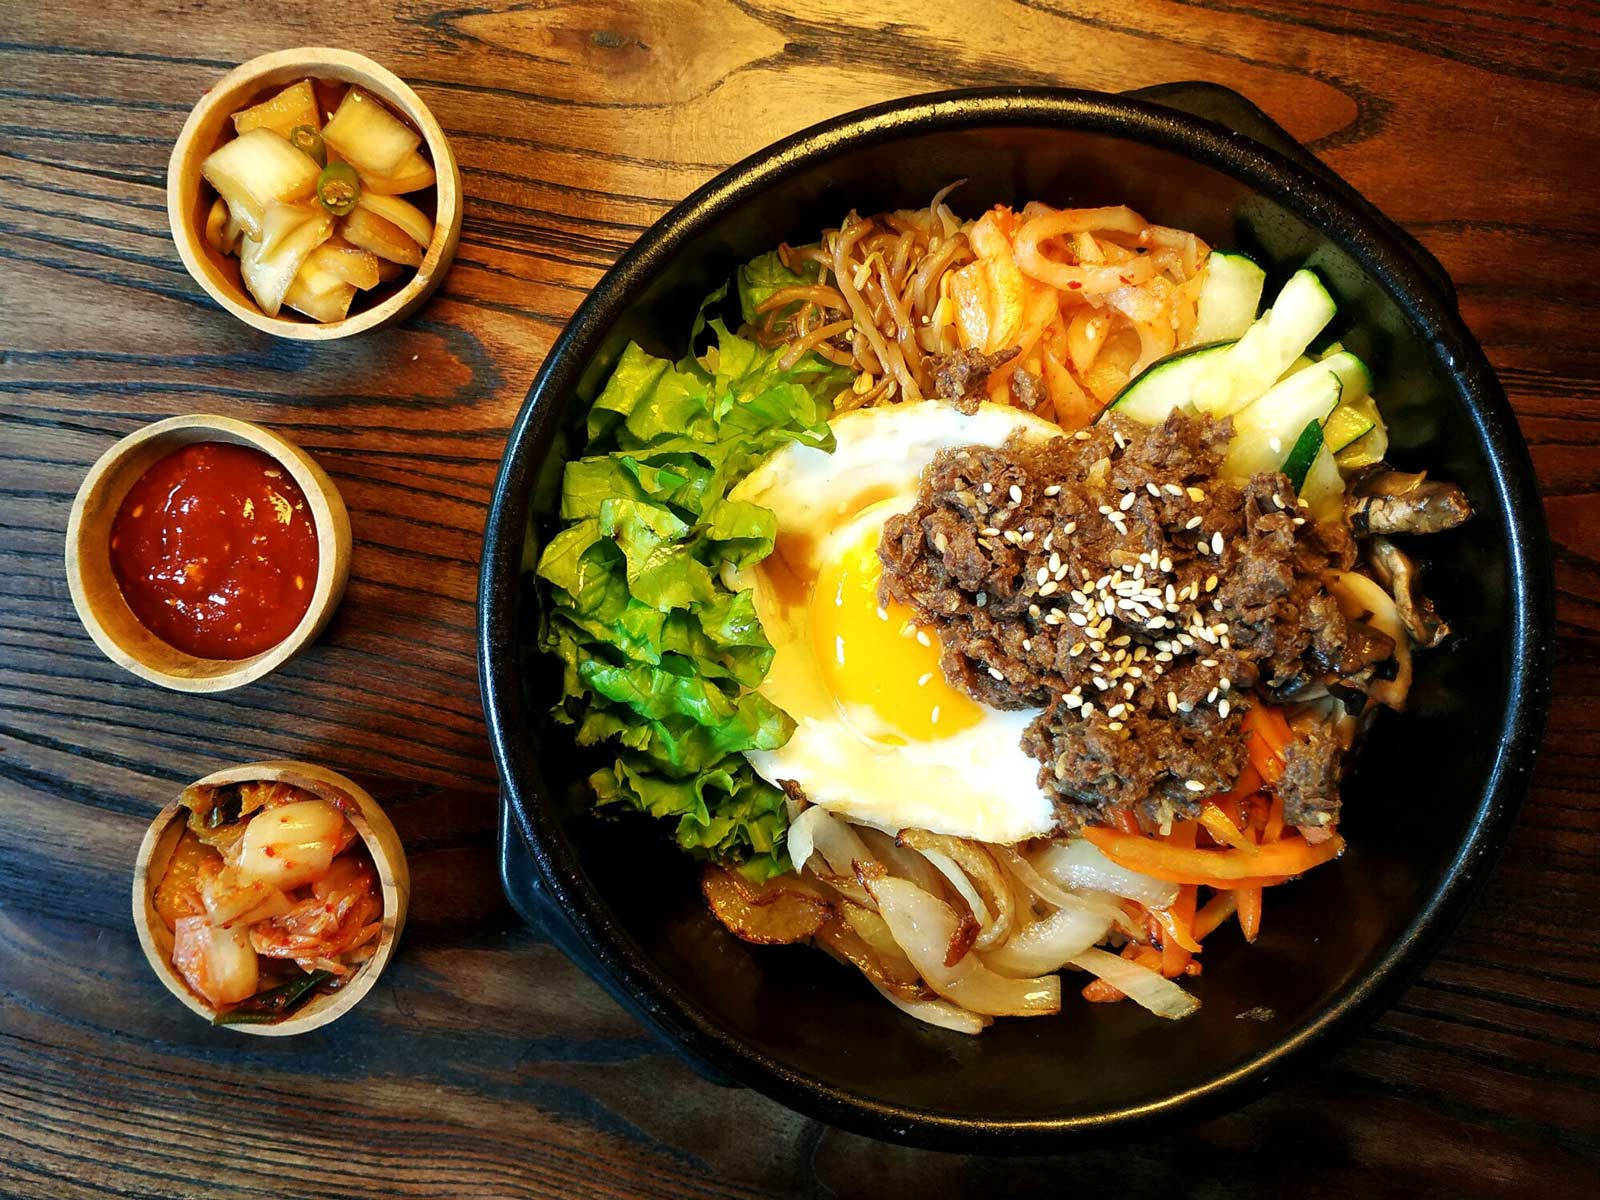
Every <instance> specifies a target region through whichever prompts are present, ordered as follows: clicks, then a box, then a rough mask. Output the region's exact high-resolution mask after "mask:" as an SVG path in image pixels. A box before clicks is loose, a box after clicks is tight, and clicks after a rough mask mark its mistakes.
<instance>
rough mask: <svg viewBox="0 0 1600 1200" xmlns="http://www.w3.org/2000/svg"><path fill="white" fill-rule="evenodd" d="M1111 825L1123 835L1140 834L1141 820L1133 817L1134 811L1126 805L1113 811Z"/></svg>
mask: <svg viewBox="0 0 1600 1200" xmlns="http://www.w3.org/2000/svg"><path fill="white" fill-rule="evenodd" d="M1111 823H1112V824H1113V825H1115V826H1116V827H1117V828H1118V829H1120V830H1122V832H1123V833H1138V832H1139V818H1138V817H1136V816H1134V815H1133V809H1132V808H1130V807H1128V806H1126V805H1124V806H1123V807H1121V808H1113V809H1112V810H1111Z"/></svg>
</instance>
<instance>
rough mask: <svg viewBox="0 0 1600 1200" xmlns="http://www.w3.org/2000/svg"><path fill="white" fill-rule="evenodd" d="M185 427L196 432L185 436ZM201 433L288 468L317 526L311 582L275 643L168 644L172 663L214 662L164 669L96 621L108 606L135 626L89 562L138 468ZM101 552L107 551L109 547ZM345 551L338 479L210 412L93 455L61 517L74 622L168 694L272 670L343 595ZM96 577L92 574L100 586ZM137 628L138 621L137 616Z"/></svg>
mask: <svg viewBox="0 0 1600 1200" xmlns="http://www.w3.org/2000/svg"><path fill="white" fill-rule="evenodd" d="M191 434H199V435H200V436H198V437H193V436H189V435H191ZM205 441H223V442H228V443H231V444H233V445H242V446H249V447H250V448H251V449H254V450H259V451H261V453H263V454H265V455H267V456H268V457H269V458H271V459H272V461H273V462H275V463H277V464H278V465H279V466H281V467H283V469H284V470H286V471H288V472H289V476H290V478H292V479H293V480H294V482H295V484H296V485H297V486H298V487H299V488H300V491H301V493H302V494H303V495H304V496H305V498H306V508H307V509H308V510H309V511H310V513H311V521H312V526H313V528H315V530H316V534H317V582H316V585H315V586H314V587H313V588H312V592H311V602H310V603H309V604H308V605H307V606H306V611H305V612H304V613H303V614H302V615H301V617H300V621H299V623H298V624H297V625H296V626H295V627H294V628H293V629H292V630H290V631H289V633H288V635H287V636H285V637H284V639H283V640H282V641H280V642H278V643H277V644H276V645H274V646H269V647H268V648H267V649H265V650H263V651H261V652H260V653H259V654H253V655H251V656H250V657H248V658H239V659H223V658H201V657H200V656H198V655H192V654H185V653H183V652H182V651H180V650H178V649H177V648H176V647H168V649H169V650H171V653H172V655H173V659H174V661H177V662H183V663H194V664H215V668H214V669H210V670H207V671H205V672H204V673H202V672H201V671H200V670H199V669H198V667H197V669H196V671H195V672H193V673H184V672H182V671H173V670H167V669H165V668H164V667H161V666H158V665H156V664H155V663H154V662H151V661H149V660H147V659H146V658H143V657H140V655H139V654H138V653H137V648H136V647H129V646H127V645H125V644H124V643H123V641H122V640H121V639H119V638H118V637H117V636H116V635H115V634H114V633H113V632H112V629H111V627H110V626H111V622H109V621H107V620H105V619H103V618H104V616H105V610H106V608H107V606H111V607H114V608H119V617H120V616H123V615H125V616H127V617H129V618H131V619H132V620H133V621H134V622H135V623H136V624H139V621H138V618H137V617H136V616H134V615H133V612H132V609H131V608H129V606H128V602H127V600H126V599H124V597H123V595H122V592H121V590H120V589H118V588H116V587H115V586H111V587H105V586H97V585H95V584H94V583H93V582H91V579H92V577H97V576H99V575H100V573H101V570H102V565H101V564H100V563H99V561H98V556H99V555H100V554H101V553H102V548H101V543H102V542H104V543H105V545H106V546H107V547H109V537H110V532H111V524H112V522H114V521H115V520H116V515H117V510H118V508H119V507H120V505H121V504H122V501H123V498H124V497H125V496H126V495H127V494H128V491H129V489H130V488H132V487H133V485H134V484H135V483H136V482H137V481H138V478H139V476H140V475H142V474H143V472H144V470H147V469H148V468H149V467H150V466H153V465H154V464H155V463H156V462H159V461H160V460H161V459H162V458H164V457H166V455H167V454H171V453H173V452H175V451H177V450H179V449H181V448H182V447H184V446H186V445H193V444H196V443H199V442H205ZM158 451H159V452H158ZM136 456H137V457H138V458H141V459H142V458H144V457H146V456H149V462H148V463H146V464H145V465H144V467H143V468H141V470H140V471H138V472H136V473H135V472H130V471H125V470H124V464H125V463H127V462H129V460H130V459H131V458H134V457H136ZM105 553H107V554H109V550H108V549H107V550H106V551H105ZM350 554H351V533H350V514H349V511H348V510H347V509H346V508H345V503H344V497H343V495H341V494H340V492H339V486H338V484H336V483H334V481H333V479H332V478H331V477H330V476H329V475H328V473H327V472H326V471H324V470H323V469H322V467H321V465H320V464H319V463H318V462H317V461H316V459H314V458H312V457H311V456H310V455H309V454H307V453H306V452H305V451H304V450H302V449H301V448H300V447H299V446H297V445H296V444H295V443H294V442H291V441H290V440H289V439H288V438H286V437H284V436H282V435H281V434H277V433H274V432H273V431H272V430H270V429H266V428H263V427H262V426H260V425H255V424H252V423H251V422H249V421H241V420H238V419H237V418H235V417H223V416H218V415H216V414H214V413H189V414H186V415H183V416H176V417H167V418H165V419H164V420H160V421H152V422H151V423H150V424H148V425H143V426H141V427H140V428H138V429H135V430H134V431H133V432H132V433H130V434H128V435H127V436H125V437H123V438H120V439H119V440H118V441H117V442H116V443H115V444H113V445H112V446H110V447H109V448H107V449H106V450H105V452H104V453H102V454H101V455H100V457H99V458H97V459H95V461H94V464H93V465H92V466H90V468H89V470H88V471H87V472H86V473H85V474H84V477H83V482H82V483H80V484H79V485H78V491H77V494H76V495H75V496H74V497H73V501H72V509H71V511H70V512H69V514H68V516H67V534H66V552H65V559H66V573H67V591H68V593H69V594H70V595H71V597H72V606H73V608H74V609H75V610H76V612H77V614H78V620H79V621H80V622H81V623H82V624H83V627H84V629H85V630H86V631H87V632H88V634H89V636H90V638H92V639H93V640H94V644H95V645H96V646H98V647H99V648H100V652H101V653H102V654H104V655H105V656H106V657H107V658H109V659H110V660H111V661H112V662H114V663H116V664H117V666H119V667H121V668H122V669H123V670H125V671H128V672H129V673H131V674H133V675H137V676H138V677H139V678H140V679H145V680H148V681H149V682H151V683H155V684H159V685H160V686H162V687H164V688H170V689H171V690H173V691H177V692H193V693H202V692H224V691H229V690H231V689H233V688H237V687H243V686H244V685H245V684H247V683H252V682H254V681H255V680H257V679H260V678H261V677H262V676H264V675H269V674H271V673H272V672H273V671H276V670H277V669H278V668H279V667H281V666H282V665H283V664H284V663H286V662H288V661H289V660H290V659H291V658H293V657H294V656H295V655H297V654H299V653H300V652H301V651H302V650H304V649H305V648H306V647H307V646H309V645H310V644H311V643H312V642H314V641H315V640H316V639H317V636H318V635H319V634H321V632H322V631H323V629H325V628H326V627H327V624H328V622H329V621H331V620H332V619H333V614H334V613H335V612H336V611H337V610H338V607H339V604H340V603H341V601H343V599H344V592H345V587H346V585H347V584H348V583H349V581H350ZM105 569H106V570H109V568H105ZM104 582H105V581H104V580H101V584H102V585H103V584H104ZM140 627H141V628H142V627H143V626H142V624H140ZM146 632H149V631H146ZM150 636H151V637H155V634H154V633H151V634H150ZM156 641H157V642H160V639H159V638H156ZM162 644H163V645H165V643H162Z"/></svg>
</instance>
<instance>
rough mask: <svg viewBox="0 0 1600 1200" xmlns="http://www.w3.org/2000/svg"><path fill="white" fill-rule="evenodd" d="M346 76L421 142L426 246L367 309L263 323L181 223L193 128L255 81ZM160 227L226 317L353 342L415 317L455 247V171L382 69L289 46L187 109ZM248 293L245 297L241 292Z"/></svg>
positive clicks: (409, 98) (458, 209) (420, 107)
mask: <svg viewBox="0 0 1600 1200" xmlns="http://www.w3.org/2000/svg"><path fill="white" fill-rule="evenodd" d="M330 69H332V70H336V71H339V72H342V73H343V74H344V75H345V76H349V79H348V80H347V82H352V83H354V82H359V83H360V84H361V85H362V86H364V87H366V88H367V89H368V90H369V91H373V92H375V93H377V95H378V98H379V99H380V100H382V101H383V102H384V103H386V104H389V105H392V106H393V107H396V108H399V109H400V110H401V113H402V115H403V116H405V117H406V119H407V120H409V121H411V123H412V124H413V125H415V126H416V128H417V132H419V133H420V134H422V140H423V141H424V142H425V143H426V144H427V147H428V154H429V157H430V159H431V161H432V163H433V171H434V185H433V190H434V218H433V221H434V224H433V240H432V241H431V242H430V243H429V244H428V248H427V250H426V251H425V252H424V254H423V256H422V262H421V263H419V264H418V265H417V266H416V267H415V268H414V269H413V274H412V276H411V278H410V279H409V280H407V281H406V282H405V284H404V285H403V286H401V287H399V288H397V289H396V290H395V291H394V293H393V294H392V295H390V296H388V297H386V298H385V299H384V300H383V302H382V303H380V304H375V305H373V306H372V307H371V308H369V309H366V310H365V311H363V312H359V313H357V314H356V315H355V316H353V317H345V318H343V319H342V320H338V321H328V322H321V321H314V320H312V319H311V318H309V317H307V318H305V319H303V320H301V319H295V318H286V317H269V316H268V315H267V314H266V313H264V312H262V311H261V309H260V308H259V307H258V306H257V305H256V304H255V302H254V300H253V299H252V300H250V302H249V303H241V302H240V301H238V300H236V299H234V298H233V297H232V296H230V295H229V294H228V293H227V292H225V291H224V290H223V289H222V288H220V287H218V286H217V284H216V281H215V280H214V279H213V278H212V276H211V272H210V271H209V270H207V265H208V260H207V259H206V255H205V252H204V251H203V250H202V249H200V241H201V234H200V231H199V230H198V229H196V228H195V227H194V225H193V223H192V222H191V221H190V219H189V209H188V206H187V205H186V204H185V199H186V191H187V189H188V187H189V186H190V184H191V183H193V185H194V186H196V187H198V186H200V185H199V182H198V181H199V178H200V164H199V162H198V161H195V160H196V159H199V160H200V161H203V154H202V153H201V151H204V153H210V147H201V146H200V145H199V144H198V139H199V137H200V130H201V126H203V125H204V124H205V123H206V122H207V121H208V120H210V118H211V116H212V114H213V113H215V112H216V111H217V110H218V109H219V108H226V107H228V106H229V105H231V104H233V103H235V102H236V101H237V99H238V97H239V96H240V94H242V93H247V92H251V91H252V89H255V90H259V89H260V87H261V82H260V81H261V80H263V79H265V78H266V77H267V76H269V75H274V74H279V73H282V72H285V71H288V72H290V73H291V74H296V75H299V74H303V75H305V76H306V77H308V78H309V77H312V76H317V75H319V73H326V72H327V71H328V70H330ZM166 206H167V225H168V227H169V229H170V230H171V233H172V241H173V244H174V245H175V246H176V247H177V250H178V257H179V258H180V259H182V260H183V265H184V268H185V269H186V270H187V271H188V272H189V276H190V278H192V279H193V280H194V281H195V282H196V283H198V284H199V285H200V286H201V288H202V289H204V291H205V293H206V294H207V295H208V296H210V297H211V298H212V299H213V300H215V301H216V302H217V305H218V307H220V308H222V309H223V310H224V311H226V312H228V313H229V314H231V315H232V316H234V317H237V318H238V319H239V320H240V321H242V322H244V323H245V324H246V325H249V326H250V327H251V328H252V329H259V330H261V331H262V332H263V333H269V334H271V335H272V336H274V337H281V338H288V339H291V340H294V341H303V342H329V341H337V340H338V339H340V338H347V337H354V336H355V335H356V334H359V333H365V332H366V331H368V330H370V329H377V328H380V327H382V326H384V325H388V324H390V323H391V322H393V321H397V320H399V319H400V318H402V317H404V316H407V315H408V314H410V313H411V312H413V311H415V310H416V309H417V308H418V307H419V306H420V305H421V304H422V302H423V301H425V300H426V299H427V298H428V297H429V296H430V295H432V293H433V291H434V289H435V288H437V287H438V286H439V284H440V283H441V282H443V280H444V276H445V272H447V271H448V270H449V269H450V265H451V263H452V262H453V261H454V260H455V255H456V247H457V244H458V243H459V241H460V238H461V222H462V195H461V167H460V164H459V163H458V162H457V160H456V154H455V150H454V148H453V147H452V146H451V145H450V139H449V137H448V136H447V135H446V134H445V132H444V128H443V126H441V125H440V124H439V122H438V120H437V118H435V117H434V115H433V110H432V109H430V108H429V107H428V106H427V104H425V103H424V102H423V100H422V97H421V96H419V95H417V93H416V92H415V91H413V90H412V88H411V86H410V85H409V84H408V83H406V81H405V80H403V79H401V78H400V77H399V76H398V75H396V74H395V73H394V72H393V71H391V70H389V69H388V68H387V67H385V66H384V65H383V64H382V63H378V62H375V61H373V60H372V59H370V58H368V57H367V56H366V55H365V54H358V53H356V52H355V51H354V50H341V49H338V48H336V47H333V46H297V47H294V48H292V49H288V50H273V51H271V52H269V53H267V54H261V55H258V56H257V57H255V58H252V59H250V60H249V61H247V62H243V63H240V64H239V65H238V66H237V67H234V68H233V69H232V70H231V71H229V72H228V73H227V74H226V75H224V76H223V77H222V78H221V79H219V80H217V81H216V82H215V83H213V84H212V85H211V86H210V87H209V88H207V89H206V91H205V93H204V94H203V95H202V96H201V97H200V99H199V100H198V101H196V103H195V106H194V107H193V108H192V109H190V110H189V115H188V117H187V118H186V119H185V120H184V123H183V129H182V130H181V131H180V132H179V134H178V137H177V140H176V141H174V142H173V144H172V152H171V154H170V155H169V156H168V158H167V182H166ZM247 295H248V294H247Z"/></svg>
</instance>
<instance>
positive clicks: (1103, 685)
mask: <svg viewBox="0 0 1600 1200" xmlns="http://www.w3.org/2000/svg"><path fill="white" fill-rule="evenodd" d="M1094 685H1095V687H1097V688H1099V689H1100V690H1101V691H1102V692H1104V691H1107V690H1109V689H1110V687H1111V684H1110V683H1108V682H1107V681H1106V680H1104V679H1102V678H1101V677H1100V676H1098V675H1096V676H1095V677H1094Z"/></svg>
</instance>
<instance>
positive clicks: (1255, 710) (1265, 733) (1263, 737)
mask: <svg viewBox="0 0 1600 1200" xmlns="http://www.w3.org/2000/svg"><path fill="white" fill-rule="evenodd" d="M1244 731H1245V750H1246V751H1247V752H1248V753H1249V755H1250V765H1251V766H1253V767H1254V768H1255V769H1256V770H1257V771H1258V772H1259V773H1260V775H1261V778H1262V779H1264V780H1266V781H1267V782H1268V783H1277V782H1278V779H1279V778H1280V777H1281V776H1282V775H1283V752H1284V750H1285V748H1286V747H1287V746H1288V745H1289V743H1290V742H1292V741H1293V740H1294V733H1293V732H1292V731H1291V730H1290V728H1289V722H1287V721H1285V720H1284V719H1283V714H1282V713H1281V712H1279V711H1278V710H1277V709H1275V708H1273V707H1271V706H1270V705H1266V704H1256V705H1253V706H1252V707H1251V708H1250V709H1249V710H1248V711H1247V712H1246V713H1245V714H1244Z"/></svg>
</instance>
